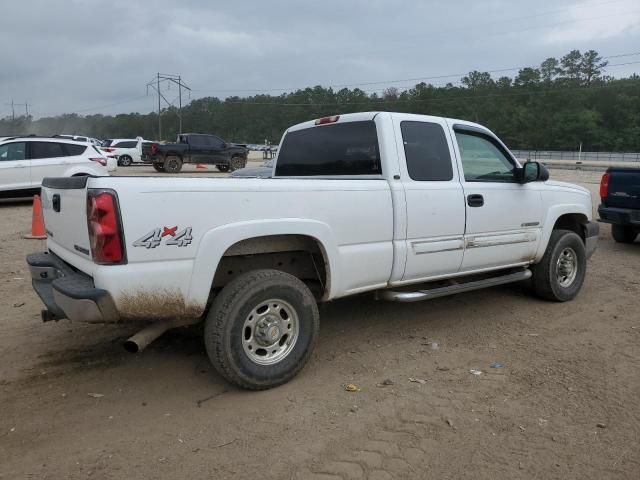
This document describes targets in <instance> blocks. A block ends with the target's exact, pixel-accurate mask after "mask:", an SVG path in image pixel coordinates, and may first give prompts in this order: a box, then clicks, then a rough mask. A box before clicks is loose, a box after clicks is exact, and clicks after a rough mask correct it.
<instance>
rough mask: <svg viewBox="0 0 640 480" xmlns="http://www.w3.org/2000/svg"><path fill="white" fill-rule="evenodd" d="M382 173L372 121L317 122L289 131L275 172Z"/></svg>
mask: <svg viewBox="0 0 640 480" xmlns="http://www.w3.org/2000/svg"><path fill="white" fill-rule="evenodd" d="M381 174H382V168H381V164H380V147H379V145H378V133H377V130H376V124H375V122H374V121H373V120H369V121H357V122H344V123H333V124H328V125H318V126H315V127H310V128H304V129H301V130H294V131H292V132H289V133H287V134H286V135H285V137H284V140H283V141H282V146H281V147H280V150H279V152H278V161H277V163H276V171H275V175H276V176H280V177H283V176H284V177H308V176H343V175H381Z"/></svg>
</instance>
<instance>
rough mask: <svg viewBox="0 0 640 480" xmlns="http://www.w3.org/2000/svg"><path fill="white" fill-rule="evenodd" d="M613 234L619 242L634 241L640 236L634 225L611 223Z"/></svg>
mask: <svg viewBox="0 0 640 480" xmlns="http://www.w3.org/2000/svg"><path fill="white" fill-rule="evenodd" d="M611 235H612V236H613V239H614V240H615V241H616V242H618V243H633V242H634V240H635V239H636V237H637V236H638V232H637V230H634V228H633V227H625V226H623V225H611Z"/></svg>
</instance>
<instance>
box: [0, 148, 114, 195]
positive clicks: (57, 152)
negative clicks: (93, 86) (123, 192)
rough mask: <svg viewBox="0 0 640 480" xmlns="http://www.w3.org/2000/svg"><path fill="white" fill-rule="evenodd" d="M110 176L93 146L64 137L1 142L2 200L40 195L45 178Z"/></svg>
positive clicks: (99, 154)
mask: <svg viewBox="0 0 640 480" xmlns="http://www.w3.org/2000/svg"><path fill="white" fill-rule="evenodd" d="M78 175H95V176H106V175H109V172H108V169H107V158H106V157H105V156H104V154H103V153H102V152H100V151H99V150H98V149H96V148H95V147H94V146H93V145H90V144H88V143H83V142H76V141H73V140H66V139H62V138H44V137H9V138H5V139H3V140H1V141H0V197H18V196H24V195H32V194H34V193H38V191H39V190H40V185H41V183H42V179H43V178H45V177H73V176H78Z"/></svg>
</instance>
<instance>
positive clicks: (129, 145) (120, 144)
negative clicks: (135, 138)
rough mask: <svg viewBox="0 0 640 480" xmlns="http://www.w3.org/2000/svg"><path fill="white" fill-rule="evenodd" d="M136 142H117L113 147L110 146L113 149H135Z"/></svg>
mask: <svg viewBox="0 0 640 480" xmlns="http://www.w3.org/2000/svg"><path fill="white" fill-rule="evenodd" d="M137 145H138V142H118V143H116V144H115V145H111V146H112V147H114V148H136V146H137Z"/></svg>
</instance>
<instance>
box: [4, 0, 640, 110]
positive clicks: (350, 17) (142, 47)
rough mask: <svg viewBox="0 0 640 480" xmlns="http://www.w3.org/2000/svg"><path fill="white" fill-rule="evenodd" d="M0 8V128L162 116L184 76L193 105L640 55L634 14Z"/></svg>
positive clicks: (547, 5)
mask: <svg viewBox="0 0 640 480" xmlns="http://www.w3.org/2000/svg"><path fill="white" fill-rule="evenodd" d="M2 3H3V5H2V8H1V11H2V14H1V15H2V17H1V18H2V27H1V28H0V65H1V68H0V117H2V116H6V115H9V114H10V113H11V107H10V106H8V105H5V104H6V103H10V102H11V100H12V99H14V100H15V102H16V103H24V102H25V101H28V102H29V103H30V104H32V107H31V108H30V109H31V111H32V112H33V113H34V115H35V116H36V117H40V116H44V115H51V114H59V113H64V112H78V113H81V114H93V113H105V114H112V113H118V112H132V111H137V112H144V113H146V112H149V111H151V110H154V109H155V108H157V103H156V99H155V97H154V96H153V95H152V92H150V94H149V96H146V89H145V85H146V83H147V82H148V81H149V80H151V79H152V78H153V77H154V76H155V74H156V72H158V71H160V72H166V73H179V74H181V75H182V77H183V78H184V80H185V81H186V83H187V84H188V85H189V86H190V87H191V88H192V89H193V93H192V98H193V97H203V96H218V97H226V96H229V95H233V94H237V95H248V94H252V93H258V90H263V91H265V93H272V94H279V93H282V91H283V90H281V89H286V90H290V89H294V88H298V87H305V86H313V85H318V84H319V85H324V86H340V85H353V84H364V83H369V82H382V81H387V80H398V79H406V78H425V77H433V76H440V75H448V74H457V73H465V72H468V71H470V70H473V69H477V70H497V69H502V68H510V67H517V66H528V65H538V64H539V63H540V62H541V61H542V60H544V59H545V58H547V57H549V56H555V57H561V56H562V55H564V54H565V53H566V52H568V51H569V50H571V49H574V48H577V49H580V50H588V49H595V50H597V51H598V52H600V54H602V55H604V56H610V55H619V54H627V53H633V52H640V1H638V0H608V1H607V0H566V1H565V0H536V1H533V0H483V1H478V0H469V1H467V0H458V1H456V2H452V1H444V0H443V1H436V0H431V1H425V0H396V1H393V2H392V1H391V0H387V1H383V0H339V1H336V0H289V1H285V0H268V1H266V0H252V1H249V0H234V1H225V0H215V1H211V0H173V1H168V0H154V1H151V0H148V1H142V0H108V1H106V0H55V1H52V0H22V1H11V0H5V1H3V2H2ZM628 62H637V63H635V64H632V65H626V66H617V67H616V66H614V67H611V68H609V69H608V71H607V73H609V74H610V75H613V76H626V75H629V74H631V73H633V72H640V55H636V56H625V57H619V58H612V59H610V63H612V64H619V63H628ZM515 73H517V72H515V71H514V72H505V73H502V74H509V75H513V74H515ZM498 75H500V74H496V76H498ZM457 80H458V76H457V75H456V76H453V77H451V78H443V79H438V80H431V82H432V83H434V84H444V83H446V82H447V81H453V82H455V81H457ZM415 83H416V82H415V81H414V82H406V81H405V82H402V81H399V82H395V83H386V84H383V83H379V84H378V83H376V84H373V85H362V87H361V88H363V89H364V90H367V91H372V90H378V91H379V90H381V89H383V88H385V87H388V86H397V87H403V86H408V85H409V84H411V85H412V84H415ZM354 86H355V85H354ZM166 96H167V99H168V100H173V99H174V98H175V97H176V96H177V92H176V91H175V89H172V90H170V91H169V92H166ZM16 109H17V110H18V111H19V112H20V111H24V107H23V106H19V107H16Z"/></svg>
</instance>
